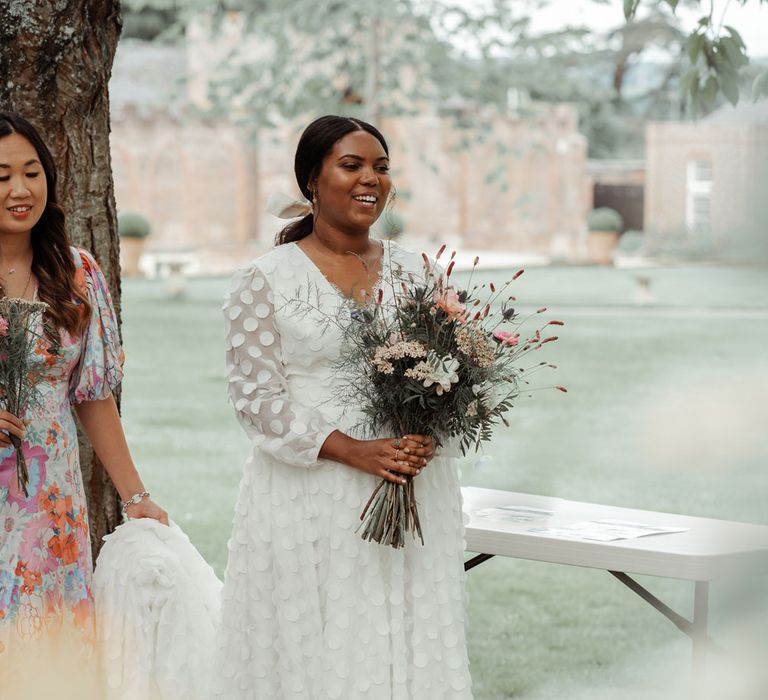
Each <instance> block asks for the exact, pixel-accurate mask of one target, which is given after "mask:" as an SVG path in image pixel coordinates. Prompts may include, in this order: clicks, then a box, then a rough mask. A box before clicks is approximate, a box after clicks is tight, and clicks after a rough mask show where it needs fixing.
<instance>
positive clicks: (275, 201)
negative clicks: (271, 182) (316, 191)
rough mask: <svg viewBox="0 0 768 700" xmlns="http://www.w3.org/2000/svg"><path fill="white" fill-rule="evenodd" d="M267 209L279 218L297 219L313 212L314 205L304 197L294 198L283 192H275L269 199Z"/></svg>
mask: <svg viewBox="0 0 768 700" xmlns="http://www.w3.org/2000/svg"><path fill="white" fill-rule="evenodd" d="M267 211H268V212H269V213H270V214H274V215H275V216H276V217H277V218H278V219H296V218H298V217H304V216H307V214H311V213H312V205H311V204H310V203H309V202H308V201H307V200H306V199H304V198H303V197H302V198H301V199H294V198H293V197H289V196H288V195H287V194H283V193H282V192H273V193H272V194H271V195H269V198H268V199H267Z"/></svg>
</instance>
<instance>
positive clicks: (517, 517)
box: [474, 506, 554, 523]
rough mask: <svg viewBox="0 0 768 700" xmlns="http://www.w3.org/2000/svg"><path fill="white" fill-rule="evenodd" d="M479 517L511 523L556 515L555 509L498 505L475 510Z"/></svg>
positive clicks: (543, 518) (544, 518) (526, 521)
mask: <svg viewBox="0 0 768 700" xmlns="http://www.w3.org/2000/svg"><path fill="white" fill-rule="evenodd" d="M474 515H476V516H477V517H478V518H486V519H487V520H499V521H504V522H510V523H529V522H532V521H534V520H546V519H547V518H551V517H552V516H553V515H554V511H551V510H542V509H541V508H531V507H529V506H496V507H495V508H483V509H481V510H478V511H475V513H474Z"/></svg>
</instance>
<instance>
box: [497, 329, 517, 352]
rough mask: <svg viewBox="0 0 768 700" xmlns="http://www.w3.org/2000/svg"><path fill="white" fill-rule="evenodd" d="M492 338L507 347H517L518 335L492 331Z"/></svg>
mask: <svg viewBox="0 0 768 700" xmlns="http://www.w3.org/2000/svg"><path fill="white" fill-rule="evenodd" d="M493 337H494V338H495V339H496V340H498V341H499V342H500V343H504V345H509V347H511V348H513V347H515V345H517V343H518V340H519V338H520V334H519V333H510V332H509V331H494V332H493Z"/></svg>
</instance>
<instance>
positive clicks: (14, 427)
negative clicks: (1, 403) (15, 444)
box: [0, 411, 26, 448]
mask: <svg viewBox="0 0 768 700" xmlns="http://www.w3.org/2000/svg"><path fill="white" fill-rule="evenodd" d="M25 430H26V428H25V427H24V423H22V422H21V420H20V419H19V418H17V417H16V416H14V415H13V413H8V411H0V448H3V447H8V445H10V444H11V438H10V437H8V434H9V433H10V434H11V435H15V436H16V437H17V438H19V440H21V439H22V438H23V437H24V431H25Z"/></svg>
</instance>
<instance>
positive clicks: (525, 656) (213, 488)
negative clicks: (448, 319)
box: [123, 266, 768, 700]
mask: <svg viewBox="0 0 768 700" xmlns="http://www.w3.org/2000/svg"><path fill="white" fill-rule="evenodd" d="M637 275H644V276H648V277H650V278H651V289H652V292H653V295H654V300H653V302H652V303H651V304H649V305H646V306H642V307H640V306H636V305H635V304H634V302H633V299H634V295H635V286H636V276H637ZM481 277H482V278H484V279H485V278H487V279H495V280H496V281H499V280H504V279H505V278H506V277H508V273H506V272H499V273H496V274H491V273H484V274H483V275H482V276H481ZM476 279H479V278H476ZM515 284H516V285H517V286H516V287H515V293H516V294H517V296H518V298H519V299H520V302H521V303H524V304H525V306H522V305H521V307H520V309H521V310H523V311H524V310H525V309H535V308H536V307H538V306H541V305H547V306H549V307H550V309H551V313H552V316H553V317H556V318H561V319H562V320H564V321H565V322H566V326H565V328H563V329H562V332H561V333H560V335H561V340H560V342H559V343H554V344H551V345H548V346H545V349H543V350H542V351H541V352H544V351H545V350H546V355H542V357H543V358H546V359H547V360H551V361H553V362H555V363H556V364H558V365H559V368H560V369H559V370H557V371H556V372H552V373H551V374H549V375H547V374H540V375H539V379H538V383H540V384H542V385H544V384H548V383H556V384H564V385H566V386H567V387H568V389H569V393H568V394H561V393H559V392H555V391H542V392H537V393H535V394H534V397H533V398H531V399H528V398H526V399H524V400H521V401H520V402H519V405H518V406H517V407H516V408H515V409H514V411H513V415H512V417H513V421H512V423H511V427H509V428H503V429H500V430H499V431H498V432H497V434H496V436H495V439H494V441H493V442H492V443H491V444H490V445H488V447H487V449H486V453H485V457H483V458H482V459H479V458H478V456H476V455H472V456H468V457H467V458H465V459H464V460H463V467H462V469H463V482H464V483H465V484H467V485H478V486H488V487H495V488H504V489H510V490H516V491H526V492H531V493H539V494H546V495H553V496H561V497H565V498H569V499H578V500H588V501H594V502H600V503H609V504H614V505H625V506H633V507H638V508H648V509H653V510H668V511H673V512H680V513H686V514H691V515H702V516H710V517H718V518H728V519H738V520H745V521H753V522H759V523H765V524H768V508H766V505H765V502H766V499H765V494H766V489H765V483H766V479H765V477H764V470H765V467H766V464H768V460H767V459H766V457H768V437H767V436H766V431H765V430H764V422H765V419H764V414H765V410H764V408H763V403H764V400H765V396H766V394H768V356H767V355H766V352H765V347H766V344H768V271H767V270H766V269H764V268H739V267H730V268H726V267H705V266H702V267H686V268H674V269H673V268H664V269H661V268H660V269H651V270H643V271H642V272H640V271H630V270H616V269H612V268H611V269H595V268H567V267H566V268H533V269H530V270H528V271H527V272H526V274H525V275H523V277H521V278H520V279H519V280H518V281H517V282H516V283H515ZM226 287H227V281H226V280H223V279H200V280H194V281H191V282H190V283H189V285H188V290H187V295H186V296H185V297H184V298H183V299H180V300H172V299H170V298H168V296H167V294H166V290H165V286H164V284H163V283H162V282H157V281H134V280H128V281H126V282H125V283H124V289H123V316H124V335H125V349H126V355H127V364H126V379H125V382H124V390H123V414H124V420H125V426H126V431H127V433H128V438H129V442H130V444H131V446H132V450H133V453H134V456H135V458H136V461H137V463H138V464H139V465H140V468H141V470H142V473H143V475H144V477H145V481H146V482H147V484H148V486H149V488H150V490H151V491H152V492H153V495H154V496H156V498H157V500H158V501H160V502H161V503H163V504H164V505H165V506H166V507H167V508H168V509H169V511H170V512H171V515H172V517H173V518H174V519H176V521H177V522H179V524H180V525H181V526H182V527H183V528H184V529H185V530H186V531H187V532H188V533H189V535H190V537H191V538H192V540H193V542H194V543H195V544H196V545H197V547H198V548H199V549H200V550H201V552H202V553H203V554H204V555H205V556H206V558H207V559H208V560H209V561H210V562H211V564H212V565H213V566H214V567H215V568H216V570H217V571H218V572H219V573H221V572H222V571H223V567H224V564H225V552H226V540H227V538H228V536H229V530H230V524H231V516H232V508H233V503H234V499H235V494H236V490H237V484H238V481H239V478H240V470H241V463H242V461H243V459H244V458H245V455H246V453H247V450H248V446H247V443H246V440H245V439H244V437H243V436H242V435H241V432H240V430H239V427H238V426H237V423H236V421H235V420H234V416H233V414H232V412H231V409H230V408H229V407H228V405H227V403H226V395H225V392H226V385H225V381H224V379H223V340H222V336H223V323H222V319H221V311H220V307H221V301H222V297H223V294H224V291H225V289H226ZM643 583H645V584H647V585H648V586H649V587H651V588H652V589H653V590H654V591H655V592H657V593H659V594H660V595H662V597H664V598H666V599H669V600H670V601H671V602H673V603H674V604H675V605H676V606H677V607H678V608H679V609H680V610H681V612H684V613H686V614H687V613H689V609H690V598H691V595H690V594H691V591H690V587H689V586H687V585H683V584H681V583H679V582H674V581H660V580H658V579H643ZM469 593H470V625H471V627H470V655H471V658H472V668H473V678H474V681H475V695H476V698H477V700H500V699H502V698H520V699H521V700H544V699H545V698H558V699H561V698H562V699H568V700H573V699H579V698H582V697H583V698H585V700H586V698H590V700H594V699H595V698H603V697H604V698H606V699H607V698H611V699H612V700H613V698H618V697H622V698H623V700H629V699H633V700H634V699H637V700H640V699H641V698H642V699H643V700H645V699H646V698H648V699H650V698H654V700H655V699H657V698H666V697H674V696H675V695H674V692H677V697H681V696H680V694H679V693H680V687H681V685H682V684H683V683H684V682H685V672H686V671H687V669H688V668H689V663H690V658H689V657H690V654H689V651H688V647H687V645H686V643H685V640H684V639H683V638H682V635H680V634H679V633H678V632H677V630H676V629H675V628H674V627H673V626H672V625H671V624H670V623H668V622H667V621H666V620H665V619H664V618H662V617H661V616H660V615H658V614H657V613H655V612H654V611H653V610H652V609H651V608H650V607H648V606H647V605H646V604H645V603H643V602H642V601H641V600H640V599H639V598H636V597H635V596H634V595H633V594H632V593H630V592H629V591H628V590H626V589H624V587H622V586H621V585H620V584H619V583H618V582H616V581H614V580H613V579H612V578H611V577H610V576H609V575H608V574H606V573H604V572H600V571H589V570H582V569H576V568H570V567H559V566H553V565H546V564H538V563H533V562H524V561H515V560H501V559H499V560H491V561H490V562H487V563H485V564H483V565H482V566H481V567H478V568H477V569H475V570H474V571H472V572H471V574H470V576H469ZM719 605H720V603H719V598H718V597H717V596H716V597H715V601H714V607H715V613H717V611H718V606H719ZM715 622H717V620H716V621H715ZM664 688H666V690H664ZM750 700H751V699H750Z"/></svg>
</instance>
